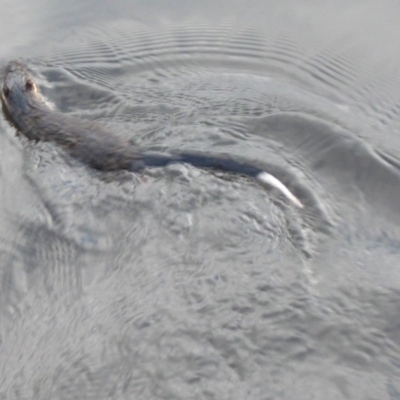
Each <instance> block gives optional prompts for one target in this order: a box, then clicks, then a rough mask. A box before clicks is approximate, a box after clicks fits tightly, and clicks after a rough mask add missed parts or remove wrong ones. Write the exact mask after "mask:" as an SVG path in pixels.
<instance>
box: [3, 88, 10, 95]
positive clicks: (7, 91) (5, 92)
mask: <svg viewBox="0 0 400 400" xmlns="http://www.w3.org/2000/svg"><path fill="white" fill-rule="evenodd" d="M3 94H4V96H6V97H8V95H9V94H10V89H9V88H8V87H7V86H3Z"/></svg>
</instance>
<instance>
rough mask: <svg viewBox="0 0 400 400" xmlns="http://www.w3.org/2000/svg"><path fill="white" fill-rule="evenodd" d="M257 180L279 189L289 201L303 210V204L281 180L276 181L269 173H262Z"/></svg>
mask: <svg viewBox="0 0 400 400" xmlns="http://www.w3.org/2000/svg"><path fill="white" fill-rule="evenodd" d="M256 178H257V180H258V181H260V182H261V183H262V184H266V185H270V186H272V187H274V188H277V189H278V190H280V191H281V192H282V194H283V195H284V196H285V197H286V198H287V199H289V200H290V201H291V202H292V203H294V204H295V205H296V206H297V207H299V208H303V204H301V202H300V200H299V199H298V198H297V197H296V196H295V195H294V194H293V193H292V192H291V191H290V190H289V189H288V188H287V187H286V186H285V185H284V184H283V183H282V182H281V181H280V180H278V179H276V178H275V177H274V176H272V175H271V174H268V173H267V172H260V173H259V174H258V175H257V177H256Z"/></svg>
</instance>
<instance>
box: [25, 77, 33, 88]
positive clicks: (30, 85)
mask: <svg viewBox="0 0 400 400" xmlns="http://www.w3.org/2000/svg"><path fill="white" fill-rule="evenodd" d="M25 89H26V90H29V91H31V90H32V89H33V82H32V81H31V80H30V79H28V80H27V81H26V82H25Z"/></svg>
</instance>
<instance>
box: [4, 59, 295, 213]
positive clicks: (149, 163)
mask: <svg viewBox="0 0 400 400" xmlns="http://www.w3.org/2000/svg"><path fill="white" fill-rule="evenodd" d="M1 99H2V104H3V110H4V112H5V114H6V116H7V118H8V119H9V120H10V121H11V122H12V124H14V125H15V127H16V128H17V130H18V131H20V132H21V133H22V134H24V135H25V136H26V137H27V138H28V139H30V140H37V141H39V140H43V141H50V142H54V143H57V144H58V145H59V146H61V147H63V148H64V149H65V150H66V151H67V152H68V153H69V154H71V156H73V157H75V158H77V159H78V160H80V161H81V162H83V163H86V164H88V165H90V166H92V167H93V168H96V169H100V170H106V171H115V170H128V171H140V170H141V169H143V168H145V167H162V166H166V165H168V164H171V163H188V164H191V165H193V166H195V167H199V168H209V169H214V170H221V171H228V172H234V173H238V174H244V175H247V176H250V177H252V178H254V179H256V180H257V181H258V182H259V183H260V184H262V185H264V186H265V185H266V186H272V187H275V188H277V189H278V190H279V191H280V192H281V193H282V194H283V195H284V196H285V197H286V198H287V199H289V200H290V201H291V202H292V203H293V204H295V205H296V206H298V207H302V204H301V202H300V201H299V200H298V199H297V197H295V196H294V195H293V194H292V192H291V191H290V190H289V189H288V188H287V187H286V186H285V185H284V184H283V183H282V182H281V181H279V180H278V179H277V178H275V177H274V176H272V175H270V174H268V173H267V172H265V171H263V170H261V169H259V168H257V167H254V166H252V165H250V164H246V163H241V162H237V161H235V160H233V159H230V158H224V157H213V156H205V155H201V154H196V153H188V152H179V153H178V152H176V153H175V152H174V153H173V154H168V153H153V152H146V151H141V150H140V149H138V148H136V147H135V146H133V145H132V144H131V143H129V142H128V141H127V140H126V139H123V138H122V137H120V136H118V135H115V134H114V133H112V132H110V131H107V130H106V129H104V128H103V127H102V126H101V125H98V124H96V123H94V122H90V121H83V120H81V119H78V118H75V117H71V116H69V115H65V114H62V113H60V112H58V111H55V110H53V109H52V108H51V107H50V106H49V105H48V104H47V102H46V101H45V99H44V98H43V96H42V95H41V94H40V91H39V88H38V86H37V84H36V82H35V80H34V79H33V77H32V76H31V75H30V73H29V72H28V70H27V68H26V67H25V66H24V65H23V64H21V63H18V62H12V63H10V64H9V65H8V66H7V68H6V71H5V77H4V82H3V86H2V90H1Z"/></svg>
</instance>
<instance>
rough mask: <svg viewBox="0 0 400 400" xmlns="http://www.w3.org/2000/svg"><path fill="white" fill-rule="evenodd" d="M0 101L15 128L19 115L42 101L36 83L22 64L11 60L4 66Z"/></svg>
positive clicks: (17, 124)
mask: <svg viewBox="0 0 400 400" xmlns="http://www.w3.org/2000/svg"><path fill="white" fill-rule="evenodd" d="M1 101H2V104H3V110H4V112H5V114H6V116H7V118H8V119H9V120H11V122H12V123H13V124H14V125H16V126H17V128H19V123H18V121H19V119H20V117H21V115H24V114H27V113H28V112H29V111H30V110H32V109H33V108H37V106H38V105H39V104H41V103H42V101H43V100H42V96H41V94H40V90H39V88H38V85H37V83H36V81H35V79H34V78H33V77H32V75H31V74H30V73H29V71H28V69H27V67H26V66H25V65H24V64H22V63H20V62H17V61H13V62H11V63H10V64H8V66H7V67H6V69H5V75H4V81H3V85H2V87H1Z"/></svg>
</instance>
